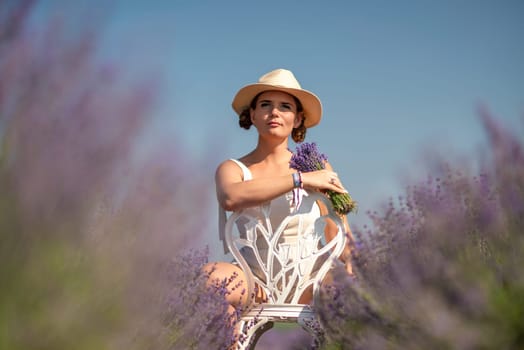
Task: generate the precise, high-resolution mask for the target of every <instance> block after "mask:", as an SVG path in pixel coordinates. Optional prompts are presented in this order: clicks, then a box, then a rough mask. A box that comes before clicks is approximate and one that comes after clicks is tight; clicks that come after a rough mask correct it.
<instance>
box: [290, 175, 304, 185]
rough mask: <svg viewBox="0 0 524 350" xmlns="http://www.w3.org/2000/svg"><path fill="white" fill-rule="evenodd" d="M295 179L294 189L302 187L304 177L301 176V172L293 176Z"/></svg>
mask: <svg viewBox="0 0 524 350" xmlns="http://www.w3.org/2000/svg"><path fill="white" fill-rule="evenodd" d="M291 176H292V177H293V188H298V187H302V176H301V175H300V171H299V172H296V173H293V174H291Z"/></svg>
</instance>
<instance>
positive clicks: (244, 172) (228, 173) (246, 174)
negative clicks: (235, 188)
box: [216, 158, 251, 181]
mask: <svg viewBox="0 0 524 350" xmlns="http://www.w3.org/2000/svg"><path fill="white" fill-rule="evenodd" d="M216 177H217V178H230V179H231V178H234V179H237V178H239V179H240V181H242V180H247V179H250V178H251V172H250V171H249V169H248V167H247V166H246V165H245V164H244V162H243V161H242V158H240V159H235V158H229V159H226V160H224V161H222V163H220V164H219V165H218V167H217V170H216Z"/></svg>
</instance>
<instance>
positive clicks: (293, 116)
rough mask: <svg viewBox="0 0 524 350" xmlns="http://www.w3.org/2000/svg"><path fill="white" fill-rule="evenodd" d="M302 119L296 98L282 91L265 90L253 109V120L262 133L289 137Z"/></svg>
mask: <svg viewBox="0 0 524 350" xmlns="http://www.w3.org/2000/svg"><path fill="white" fill-rule="evenodd" d="M301 121H302V112H300V113H298V112H297V104H296V102H295V98H294V97H293V96H291V95H289V94H287V93H285V92H281V91H265V92H263V93H262V94H260V95H259V96H258V99H257V102H256V105H255V108H254V109H251V122H252V123H253V125H254V126H255V127H256V128H257V130H258V132H259V134H260V135H271V136H278V137H288V136H289V135H290V134H291V131H292V130H293V128H297V127H299V126H300V122H301Z"/></svg>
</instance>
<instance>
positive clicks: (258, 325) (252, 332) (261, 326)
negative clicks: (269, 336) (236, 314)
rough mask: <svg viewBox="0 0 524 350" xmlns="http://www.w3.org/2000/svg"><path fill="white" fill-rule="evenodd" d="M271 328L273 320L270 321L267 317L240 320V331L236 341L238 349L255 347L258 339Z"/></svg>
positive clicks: (249, 349) (246, 349) (243, 349)
mask: <svg viewBox="0 0 524 350" xmlns="http://www.w3.org/2000/svg"><path fill="white" fill-rule="evenodd" d="M271 328H273V322H270V321H269V320H268V319H267V318H257V319H256V320H255V319H252V320H249V321H246V320H242V321H241V324H240V332H241V335H240V336H239V339H238V342H237V349H238V350H252V349H254V348H255V345H256V343H257V342H258V339H259V338H260V337H261V336H262V334H264V333H265V332H267V331H268V330H270V329H271Z"/></svg>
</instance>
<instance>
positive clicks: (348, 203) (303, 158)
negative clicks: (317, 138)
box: [289, 142, 357, 215]
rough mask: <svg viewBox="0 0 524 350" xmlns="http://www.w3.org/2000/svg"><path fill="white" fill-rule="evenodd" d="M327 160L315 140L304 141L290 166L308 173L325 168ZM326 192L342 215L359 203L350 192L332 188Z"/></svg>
mask: <svg viewBox="0 0 524 350" xmlns="http://www.w3.org/2000/svg"><path fill="white" fill-rule="evenodd" d="M326 162H327V156H326V155H325V154H324V153H320V151H319V150H318V148H317V144H316V143H315V142H312V143H308V142H304V143H301V144H299V145H298V146H297V148H296V151H295V152H294V153H293V155H292V156H291V160H290V161H289V167H290V168H292V169H296V170H298V171H301V172H304V173H307V172H310V171H315V170H322V169H325V167H326ZM326 193H327V195H328V196H329V199H330V200H331V203H332V204H333V208H334V209H335V211H336V212H337V213H338V214H340V215H346V214H348V213H350V212H352V211H353V210H354V209H356V207H357V203H356V202H355V201H354V200H353V199H352V198H351V196H350V195H349V193H338V192H335V191H331V190H328V191H326Z"/></svg>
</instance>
